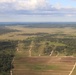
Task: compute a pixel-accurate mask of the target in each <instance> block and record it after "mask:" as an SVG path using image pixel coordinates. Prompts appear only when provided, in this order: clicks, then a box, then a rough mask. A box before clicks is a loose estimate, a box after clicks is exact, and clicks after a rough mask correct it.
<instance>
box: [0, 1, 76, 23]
mask: <svg viewBox="0 0 76 75" xmlns="http://www.w3.org/2000/svg"><path fill="white" fill-rule="evenodd" d="M0 22H76V0H0Z"/></svg>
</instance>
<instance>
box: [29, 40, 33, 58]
mask: <svg viewBox="0 0 76 75" xmlns="http://www.w3.org/2000/svg"><path fill="white" fill-rule="evenodd" d="M32 47H33V41H32V42H31V45H30V49H29V57H31V50H32Z"/></svg>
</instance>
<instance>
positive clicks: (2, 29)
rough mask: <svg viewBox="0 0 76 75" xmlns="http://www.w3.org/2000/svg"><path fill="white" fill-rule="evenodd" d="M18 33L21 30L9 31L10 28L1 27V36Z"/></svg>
mask: <svg viewBox="0 0 76 75" xmlns="http://www.w3.org/2000/svg"><path fill="white" fill-rule="evenodd" d="M18 31H19V30H13V29H9V28H7V27H4V26H0V35H1V34H6V33H10V32H18Z"/></svg>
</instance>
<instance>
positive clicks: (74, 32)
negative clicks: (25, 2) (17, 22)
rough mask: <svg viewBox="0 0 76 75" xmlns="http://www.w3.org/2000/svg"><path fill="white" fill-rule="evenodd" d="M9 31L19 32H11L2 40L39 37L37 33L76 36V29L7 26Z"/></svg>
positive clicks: (4, 35) (2, 36)
mask: <svg viewBox="0 0 76 75" xmlns="http://www.w3.org/2000/svg"><path fill="white" fill-rule="evenodd" d="M7 28H9V29H13V30H18V31H17V32H16V31H15V32H10V33H7V34H3V35H1V36H0V40H6V39H7V40H9V39H10V40H24V39H26V38H28V37H34V36H37V35H35V34H37V33H48V34H57V33H58V34H68V35H71V36H76V29H74V28H71V27H65V28H26V27H23V26H7Z"/></svg>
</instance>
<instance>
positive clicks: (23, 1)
mask: <svg viewBox="0 0 76 75" xmlns="http://www.w3.org/2000/svg"><path fill="white" fill-rule="evenodd" d="M15 7H16V9H18V10H20V9H25V10H35V9H38V8H46V7H47V0H16V3H15Z"/></svg>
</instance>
